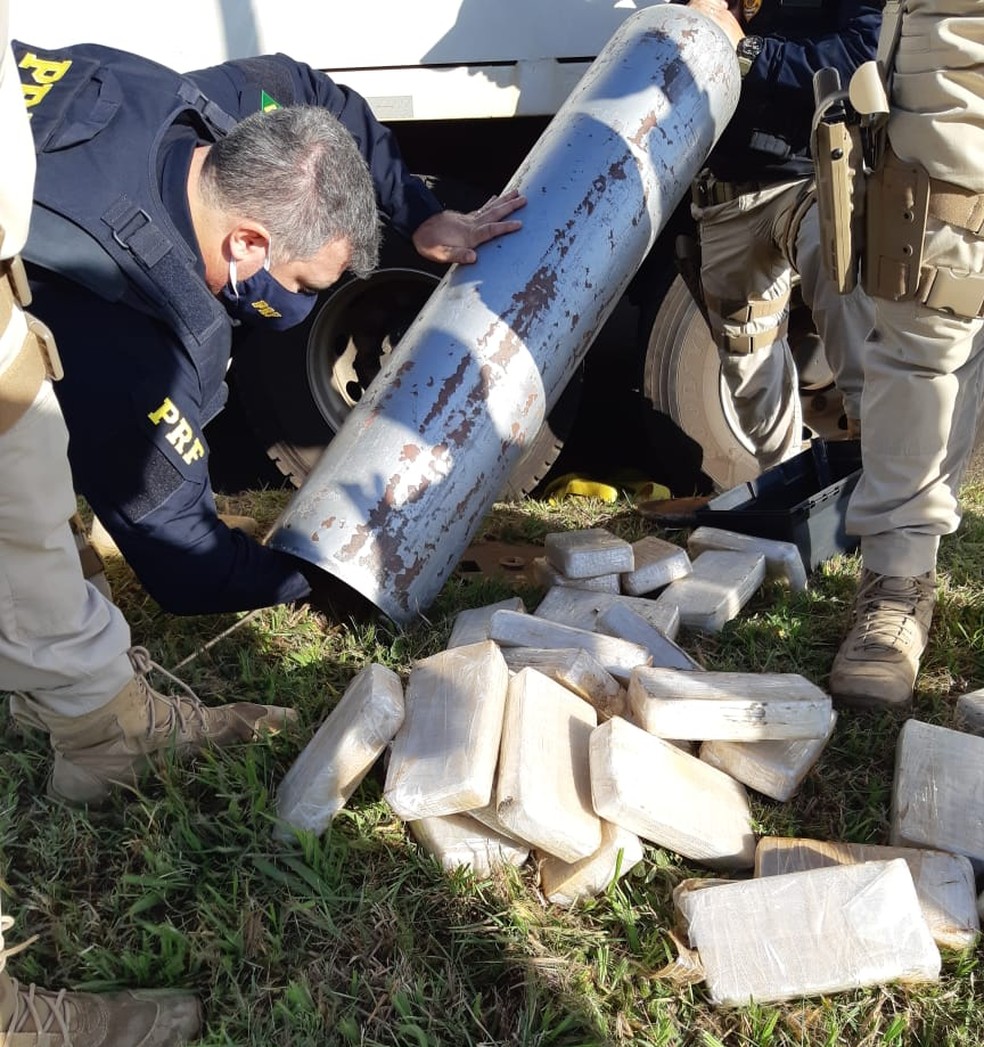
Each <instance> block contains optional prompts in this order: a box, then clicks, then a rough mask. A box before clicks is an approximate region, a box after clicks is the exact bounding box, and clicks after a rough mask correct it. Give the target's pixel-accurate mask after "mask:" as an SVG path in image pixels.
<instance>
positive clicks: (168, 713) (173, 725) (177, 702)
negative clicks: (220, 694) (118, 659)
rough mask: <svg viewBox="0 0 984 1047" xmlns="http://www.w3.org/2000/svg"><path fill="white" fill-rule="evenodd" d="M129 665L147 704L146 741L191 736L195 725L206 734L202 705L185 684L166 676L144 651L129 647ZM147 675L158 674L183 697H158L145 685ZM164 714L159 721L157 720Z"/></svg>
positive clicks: (173, 676) (166, 672) (203, 706)
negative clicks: (174, 736) (190, 733)
mask: <svg viewBox="0 0 984 1047" xmlns="http://www.w3.org/2000/svg"><path fill="white" fill-rule="evenodd" d="M127 654H128V655H129V657H130V664H131V665H132V666H133V671H134V672H135V673H136V675H137V679H138V681H139V682H140V685H141V689H142V690H143V692H144V697H145V698H146V700H147V737H148V738H153V737H155V736H156V735H158V734H161V733H163V734H170V733H171V732H176V734H177V737H179V738H181V737H184V736H185V735H187V734H188V733H189V732H190V728H191V727H192V725H193V724H194V725H195V726H197V727H198V729H199V730H200V731H201V732H203V733H208V714H207V711H206V707H205V705H204V704H203V703H202V700H201V699H200V698H199V697H198V695H197V694H195V692H194V691H193V690H192V689H191V688H190V687H189V686H188V685H187V684H186V683H185V682H184V680H182V679H180V678H179V677H177V676H175V675H174V674H173V673H169V672H168V671H167V669H165V668H164V667H163V666H162V665H159V664H158V663H157V662H155V661H154V660H153V659H152V658H151V657H150V652H149V651H148V650H147V648H146V647H131V648H130V650H129V651H128V652H127ZM150 672H159V673H160V674H161V675H162V676H165V677H166V678H167V679H168V680H170V681H171V682H172V683H173V684H175V685H176V686H177V687H178V688H180V689H181V690H182V691H184V694H183V695H162V694H158V693H157V692H156V691H154V690H153V688H152V687H151V686H150V684H149V683H148V682H147V675H148V673H150ZM160 713H163V714H164V715H163V717H162V718H161V719H160V720H159V719H158V716H159V714H160Z"/></svg>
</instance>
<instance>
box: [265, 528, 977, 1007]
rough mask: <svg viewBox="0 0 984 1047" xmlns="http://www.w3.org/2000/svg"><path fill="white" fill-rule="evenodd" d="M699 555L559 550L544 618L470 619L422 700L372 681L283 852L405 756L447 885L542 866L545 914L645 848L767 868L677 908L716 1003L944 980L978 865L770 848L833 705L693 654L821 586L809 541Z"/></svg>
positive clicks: (796, 846) (286, 787)
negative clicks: (766, 822)
mask: <svg viewBox="0 0 984 1047" xmlns="http://www.w3.org/2000/svg"><path fill="white" fill-rule="evenodd" d="M688 548H689V555H688V553H687V551H685V550H683V549H682V548H680V547H678V546H675V545H672V544H671V543H667V542H662V541H661V540H659V539H655V538H646V539H643V540H642V541H641V542H637V543H635V544H634V545H631V546H630V545H628V543H624V542H621V541H620V540H619V539H616V538H614V537H613V536H612V535H610V534H608V533H607V532H603V531H598V530H594V531H588V532H574V533H570V534H565V535H556V536H548V540H547V544H546V556H545V558H544V562H543V563H542V564H538V565H537V569H538V570H539V571H540V572H542V576H543V577H544V578H548V579H549V581H550V582H551V583H552V584H551V588H550V589H549V591H548V592H547V594H546V596H545V597H544V599H543V600H542V602H541V603H540V604H539V605H538V606H537V608H536V610H535V612H534V613H533V614H527V613H526V612H525V609H524V607H523V605H522V602H521V601H520V600H519V599H518V598H514V599H513V600H507V601H503V602H502V603H500V604H495V605H492V606H489V607H484V608H477V609H473V610H468V611H463V612H461V613H460V614H459V615H458V616H457V618H456V619H455V623H454V627H453V629H452V633H451V637H450V639H449V642H448V647H447V649H446V650H445V651H442V652H440V653H439V654H435V655H433V656H431V657H429V658H425V659H422V660H421V661H419V662H418V663H416V664H415V666H414V667H413V669H412V671H411V673H410V675H409V678H408V681H407V687H406V693H405V695H404V694H403V691H402V688H401V685H400V681H399V678H398V677H396V675H395V674H394V673H392V672H391V671H390V670H387V669H384V668H383V667H382V666H378V665H377V666H370V667H369V668H368V669H366V670H364V671H363V672H362V673H360V674H359V676H357V677H356V678H355V680H353V682H352V684H351V686H350V687H349V688H348V690H347V691H346V693H345V695H344V696H343V698H342V701H341V702H340V703H339V705H338V707H337V708H336V709H335V710H334V711H333V713H332V714H331V716H329V718H328V720H327V721H326V722H325V724H324V725H323V726H322V728H321V730H319V732H318V734H317V735H316V736H315V738H314V739H313V740H312V742H311V743H310V745H309V746H308V747H307V749H305V751H304V752H303V753H302V754H301V756H300V757H299V759H298V761H297V762H296V764H295V765H294V767H292V768H291V770H290V772H289V773H288V775H287V777H286V778H285V779H284V782H283V783H282V785H281V788H280V790H279V793H278V809H279V814H280V816H281V818H282V819H283V822H282V825H281V834H282V835H284V836H289V835H290V832H291V826H296V827H299V828H307V829H314V830H315V831H318V832H320V831H322V830H323V829H324V828H325V827H326V826H327V824H328V822H329V821H330V819H331V817H332V816H333V815H334V814H335V813H336V812H337V810H339V809H340V808H341V807H342V805H343V804H344V803H345V802H346V800H347V799H348V797H349V796H350V795H351V793H352V792H353V791H354V789H355V788H356V786H357V785H358V783H359V781H361V778H362V776H363V775H364V774H365V772H366V771H367V770H368V769H369V767H370V766H371V764H372V763H373V762H374V761H375V759H377V758H378V756H379V755H380V754H381V753H382V752H383V750H384V749H385V748H386V746H387V743H388V742H389V741H390V740H391V739H392V750H391V754H390V761H389V766H388V770H387V777H386V785H385V797H386V799H387V801H388V802H389V804H390V806H391V807H392V809H393V810H394V812H395V813H396V814H397V815H398V816H399V817H401V818H403V819H405V820H406V821H407V822H408V824H409V827H410V830H411V831H412V833H413V835H414V837H415V838H416V839H417V840H418V842H419V843H420V844H421V845H422V846H423V847H424V848H425V849H427V850H428V851H429V852H431V853H432V854H434V855H435V856H436V857H437V858H438V860H439V861H441V863H442V864H443V865H444V866H445V867H447V868H451V867H454V866H460V865H464V866H468V867H470V868H471V869H473V870H474V871H475V873H476V874H477V875H479V876H486V875H488V874H489V873H490V872H491V870H492V868H493V867H494V866H495V865H497V864H510V865H520V864H522V863H523V862H525V861H526V860H527V858H528V857H529V856H530V855H531V854H532V855H534V857H535V860H536V862H537V867H538V871H539V877H540V885H541V889H542V890H543V893H544V894H545V895H546V897H547V898H548V899H549V900H551V901H553V902H555V903H558V904H570V903H572V902H574V901H575V900H577V899H578V898H582V897H585V896H587V895H590V894H593V893H597V892H600V891H602V890H604V889H605V888H606V887H607V886H608V885H609V884H610V883H611V882H612V880H613V879H614V877H615V876H616V875H618V874H622V873H625V872H627V871H628V870H629V869H630V868H632V866H633V865H635V864H636V863H637V862H638V861H640V860H641V858H642V855H643V845H644V844H643V842H644V841H645V842H648V843H652V844H656V845H659V846H662V847H665V848H668V849H670V850H673V851H675V852H677V853H678V854H680V855H682V856H684V857H686V858H688V859H691V860H693V861H695V862H698V863H701V864H704V865H706V866H708V867H709V868H712V869H715V870H718V871H722V872H726V873H728V872H734V873H740V874H743V875H744V874H745V873H746V871H747V870H748V869H750V868H751V867H752V866H753V865H754V867H755V878H754V879H752V880H747V879H743V880H739V881H735V882H723V883H722V882H719V881H700V886H701V889H700V890H693V889H687V890H681V891H680V892H679V897H678V908H679V912H680V914H681V918H682V920H683V922H684V924H685V930H686V934H687V935H688V936H689V940H690V943H691V945H692V946H694V947H695V948H696V949H697V952H698V953H699V956H700V960H701V962H702V964H703V966H704V970H705V974H706V977H707V981H708V987H709V993H710V995H711V998H712V999H713V1000H717V1001H719V1002H736V1001H747V1000H748V999H756V1000H760V1001H767V1000H778V999H785V998H789V997H790V996H796V995H804V994H808V993H811V992H827V991H834V990H835V989H838V988H847V987H851V986H855V985H862V984H864V985H867V984H874V983H875V982H878V981H885V980H891V979H893V978H899V977H908V978H910V979H915V980H931V979H934V978H936V977H938V972H939V952H938V949H937V948H936V945H935V944H934V943H933V936H934V935H935V936H936V938H937V941H940V942H941V943H942V944H954V943H955V942H962V943H966V942H967V941H968V940H972V939H973V938H975V937H976V934H977V931H978V929H979V924H978V922H977V919H976V911H974V907H973V901H974V896H973V875H972V873H969V874H968V869H969V864H968V863H967V859H965V858H964V859H960V858H957V857H956V856H955V855H953V854H939V855H938V856H936V855H935V853H934V852H922V851H919V852H915V853H913V852H912V851H911V849H909V850H908V851H907V852H906V853H902V854H900V855H896V854H894V853H888V852H887V850H886V851H882V850H880V849H874V850H871V849H860V850H859V849H857V848H854V849H852V848H850V847H848V846H846V845H843V846H842V845H825V844H820V843H818V842H816V841H795V840H794V841H778V840H771V841H770V840H763V841H761V842H760V843H759V845H758V849H756V844H755V838H754V835H753V831H752V826H751V817H750V809H749V804H748V796H747V793H746V791H745V787H746V786H748V787H750V788H752V789H755V790H756V791H759V792H761V793H763V794H764V795H766V796H770V797H773V798H775V799H778V800H786V799H789V798H790V797H791V796H792V795H794V794H795V792H796V791H797V789H798V788H799V786H800V784H801V782H802V780H803V778H804V777H805V775H806V774H807V772H808V771H809V769H810V768H811V767H812V766H813V764H814V763H815V761H816V760H817V758H818V757H819V755H820V753H821V751H822V749H823V747H824V745H825V744H826V742H827V740H828V739H829V737H830V735H831V732H832V730H833V727H834V724H835V714H834V712H833V710H832V708H831V703H830V699H829V697H828V696H827V695H825V694H824V693H823V692H822V691H820V690H819V689H818V688H816V687H815V686H813V685H812V684H810V683H809V681H807V680H805V679H804V678H803V677H800V676H798V675H796V674H769V673H766V674H761V673H756V674H751V673H749V674H745V673H719V672H709V671H704V670H703V669H702V668H701V667H700V666H699V665H698V664H697V663H696V662H694V660H693V659H691V658H690V657H689V655H687V654H686V652H685V651H683V650H682V649H681V648H680V647H679V646H678V645H677V644H676V643H675V637H676V634H677V630H678V629H679V627H680V625H681V623H683V624H686V625H687V626H689V627H690V628H694V629H702V630H705V631H715V630H717V629H720V628H721V626H722V625H723V624H724V622H726V621H727V620H729V619H730V618H732V617H734V616H735V615H736V614H737V613H738V612H739V611H740V609H741V607H742V606H743V605H744V603H745V602H746V601H747V600H748V599H749V597H750V596H751V595H752V593H753V592H754V591H755V589H756V588H757V587H758V586H759V585H760V584H761V582H762V579H763V578H764V577H765V575H766V573H769V574H771V575H773V576H780V577H783V578H784V579H785V580H786V581H787V582H788V583H789V584H790V585H791V586H794V587H797V588H799V587H802V586H803V585H805V574H804V573H803V570H802V562H801V560H800V559H799V554H798V552H797V551H796V548H795V546H789V545H788V544H787V543H783V542H762V541H760V540H758V539H748V538H745V537H744V536H741V535H733V534H731V533H729V532H720V531H713V530H711V529H707V528H701V529H698V530H697V531H695V532H694V533H693V535H692V536H691V541H690V543H689V546H688ZM691 557H693V559H691ZM611 576H614V580H615V582H614V583H613V581H612V578H611ZM586 583H587V584H590V585H591V586H592V588H584V587H582V586H583V585H585V584H586ZM658 589H661V590H662V591H661V593H660V594H659V595H658V597H656V598H655V599H647V598H645V597H644V596H642V595H640V594H644V593H651V592H653V591H655V590H658ZM978 766H984V761H978ZM923 846H931V845H927V844H924V845H923ZM936 846H940V847H943V846H944V845H943V844H942V843H941V844H938V845H936ZM931 854H932V856H931ZM982 856H984V844H982ZM900 858H901V859H902V860H901V861H900V860H899V859H900ZM870 859H878V860H877V861H874V862H873V861H871V860H870ZM859 862H861V863H863V864H857V863H859ZM954 863H955V864H954ZM821 865H822V866H829V867H828V868H817V866H821ZM793 870H795V871H793ZM779 874H782V875H779ZM968 876H969V879H968ZM914 881H915V886H914V885H913V882H914ZM968 882H969V885H970V888H969V889H970V892H971V893H970V898H971V907H970V908H971V912H970V913H968V912H967V906H966V897H967V884H968ZM708 884H710V885H711V886H708ZM688 886H690V885H688ZM831 898H836V899H837V900H838V901H837V904H835V905H831V904H830V899H831ZM859 899H863V901H859ZM934 913H935V917H932V918H931V916H932V914H934ZM924 914H925V916H924ZM934 920H935V922H934ZM927 921H928V923H927ZM927 926H933V928H934V930H933V932H932V933H931V932H930V931H929V930H928V929H927ZM852 936H853V937H852ZM763 942H768V948H767V949H764V948H763V947H762V946H763ZM861 942H863V943H864V945H863V946H862V945H860V944H858V943H861ZM832 943H833V945H832ZM845 943H847V944H845ZM851 943H853V944H851Z"/></svg>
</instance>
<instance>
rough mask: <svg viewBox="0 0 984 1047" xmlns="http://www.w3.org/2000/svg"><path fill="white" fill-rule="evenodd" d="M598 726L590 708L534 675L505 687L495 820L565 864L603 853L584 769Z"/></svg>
mask: <svg viewBox="0 0 984 1047" xmlns="http://www.w3.org/2000/svg"><path fill="white" fill-rule="evenodd" d="M597 722H598V719H597V716H596V714H595V711H594V709H593V708H592V707H591V706H590V705H588V703H587V702H585V701H584V700H583V699H581V698H579V697H578V696H577V695H576V694H572V693H571V692H570V691H568V690H567V688H566V687H562V686H561V685H560V684H559V683H555V682H554V681H553V680H551V679H549V678H548V677H546V676H544V675H543V674H542V673H538V672H537V671H536V670H535V669H523V670H522V672H519V673H517V674H516V676H514V677H513V678H512V680H511V681H510V682H509V694H508V697H507V698H506V712H505V720H504V724H503V728H502V745H501V750H500V754H499V773H498V778H497V780H496V790H495V797H496V814H497V816H498V818H499V821H500V822H501V823H502V824H503V825H504V826H505V827H506V829H507V830H508V831H509V832H510V833H511V834H513V835H515V836H516V837H518V838H519V839H521V840H528V841H529V842H530V843H531V844H532V845H533V846H534V847H536V848H537V849H538V850H541V851H545V852H546V853H547V854H552V855H554V856H555V857H557V858H561V859H563V860H564V861H565V862H576V861H579V860H580V859H581V858H586V857H587V856H588V855H589V854H593V853H594V852H595V851H596V850H597V849H598V848H599V847H600V846H601V822H600V820H599V818H598V816H597V815H596V814H595V812H594V809H593V808H592V806H591V784H590V780H589V769H588V743H589V740H590V738H591V732H592V730H593V729H594V727H595V725H596V724H597Z"/></svg>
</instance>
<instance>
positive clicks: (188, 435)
mask: <svg viewBox="0 0 984 1047" xmlns="http://www.w3.org/2000/svg"><path fill="white" fill-rule="evenodd" d="M194 436H195V430H194V429H192V427H191V426H190V425H189V424H188V419H187V418H182V419H181V421H180V422H178V424H177V425H176V426H175V427H174V428H173V429H172V430H171V431H170V432H169V433H165V434H164V439H165V440H167V442H168V443H169V444H170V445H171V446H172V447H173V448H174V449H175V451H177V452H178V454H181V455H183V454H184V453H185V448H186V447H187V446H188V444H189V443H191V441H192V439H193V438H194Z"/></svg>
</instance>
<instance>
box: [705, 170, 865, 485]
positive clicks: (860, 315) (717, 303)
mask: <svg viewBox="0 0 984 1047" xmlns="http://www.w3.org/2000/svg"><path fill="white" fill-rule="evenodd" d="M810 187H811V183H810V181H809V180H807V179H801V180H797V181H792V182H783V183H780V184H777V185H772V186H768V187H765V188H757V187H744V186H741V187H738V189H739V190H742V189H746V188H747V189H748V190H749V191H739V192H738V193H737V195H735V196H734V198H733V199H730V200H724V201H723V202H718V203H708V204H707V205H705V206H698V205H697V204H695V205H694V207H693V215H694V218H695V219H697V221H698V222H699V224H700V245H701V284H702V286H703V289H704V295H705V300H706V303H707V307H708V316H709V319H710V323H711V328H712V333H713V335H714V338H715V341H716V343H717V345H718V351H719V352H720V355H721V367H722V372H723V374H724V377H725V380H726V381H727V383H728V388H729V390H730V391H731V396H732V400H733V404H734V408H735V412H736V414H737V416H738V420H739V422H740V423H741V426H742V429H743V431H744V432H745V434H746V436H747V437H748V438H749V440H750V441H751V443H752V447H753V449H754V452H755V455H756V457H757V458H758V460H759V462H760V463H761V465H762V467H763V468H768V467H769V466H771V465H774V464H776V463H777V462H780V461H782V460H783V459H785V458H788V457H790V456H791V455H793V454H795V453H796V452H797V451H799V450H800V446H801V439H802V416H801V409H800V400H799V393H798V388H799V383H798V379H797V376H796V369H795V365H794V363H793V359H792V355H791V353H790V350H789V343H788V340H787V337H786V328H787V322H788V314H789V297H790V291H791V287H792V282H793V275H794V274H798V276H799V278H800V287H801V291H802V295H803V300H804V302H805V303H806V305H807V306H808V307H809V309H810V311H811V313H812V315H813V320H814V323H815V325H816V328H817V332H818V333H819V335H820V338H821V340H822V341H823V344H824V350H825V353H826V356H827V361H828V364H829V366H830V369H831V371H832V373H833V375H834V380H835V382H836V384H837V388H838V389H839V391H840V392H841V394H842V396H843V399H844V407H845V411H846V413H847V415H848V417H850V418H852V419H857V418H859V417H860V411H861V385H862V374H861V367H862V365H861V360H860V352H861V348H862V346H863V344H864V340H865V337H866V336H867V334H868V331H869V329H870V327H871V322H872V318H873V315H874V308H873V306H872V304H871V301H870V299H869V298H868V297H867V296H866V295H865V294H864V292H863V291H861V290H855V291H854V292H852V293H851V294H850V295H846V296H842V295H839V294H838V293H837V290H836V287H835V286H834V284H833V281H832V280H831V279H830V277H829V276H828V274H827V273H826V271H825V270H824V268H823V266H822V265H821V260H820V232H819V222H818V219H817V209H816V204H815V202H814V201H813V195H812V193H811V192H810ZM721 195H727V193H724V194H721Z"/></svg>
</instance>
